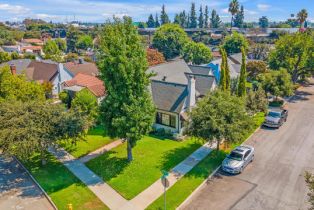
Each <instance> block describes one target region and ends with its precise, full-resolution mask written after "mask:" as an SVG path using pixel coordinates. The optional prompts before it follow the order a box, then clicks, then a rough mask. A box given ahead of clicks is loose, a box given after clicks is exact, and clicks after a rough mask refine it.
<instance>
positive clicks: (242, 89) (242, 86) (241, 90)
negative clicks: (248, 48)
mask: <svg viewBox="0 0 314 210" xmlns="http://www.w3.org/2000/svg"><path fill="white" fill-rule="evenodd" d="M241 51H242V63H241V72H240V78H239V84H238V96H240V97H245V95H246V54H245V49H244V47H242V48H241Z"/></svg>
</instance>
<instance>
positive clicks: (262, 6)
mask: <svg viewBox="0 0 314 210" xmlns="http://www.w3.org/2000/svg"><path fill="white" fill-rule="evenodd" d="M270 7H271V6H270V5H269V4H258V5H257V8H258V9H259V10H260V11H267V10H269V8H270Z"/></svg>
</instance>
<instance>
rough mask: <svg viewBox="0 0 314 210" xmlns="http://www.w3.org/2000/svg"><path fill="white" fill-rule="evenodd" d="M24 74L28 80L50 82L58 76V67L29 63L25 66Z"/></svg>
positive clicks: (36, 62)
mask: <svg viewBox="0 0 314 210" xmlns="http://www.w3.org/2000/svg"><path fill="white" fill-rule="evenodd" d="M25 73H26V76H27V78H28V79H30V80H36V81H49V82H51V81H53V80H54V78H55V76H56V75H57V74H58V65H57V64H52V63H45V62H40V61H31V62H30V64H29V65H28V66H27V68H26V71H25Z"/></svg>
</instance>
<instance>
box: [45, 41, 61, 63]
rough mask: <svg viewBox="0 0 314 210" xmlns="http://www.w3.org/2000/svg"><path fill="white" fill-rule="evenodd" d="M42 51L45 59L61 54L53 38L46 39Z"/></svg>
mask: <svg viewBox="0 0 314 210" xmlns="http://www.w3.org/2000/svg"><path fill="white" fill-rule="evenodd" d="M43 51H44V53H45V58H46V59H51V58H53V57H55V56H60V55H61V51H60V50H59V47H58V45H57V43H56V42H55V41H54V40H48V41H47V42H46V43H45V45H44V47H43Z"/></svg>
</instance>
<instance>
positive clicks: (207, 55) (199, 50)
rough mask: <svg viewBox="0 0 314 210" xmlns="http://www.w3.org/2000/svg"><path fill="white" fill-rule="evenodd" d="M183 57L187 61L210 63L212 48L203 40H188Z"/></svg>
mask: <svg viewBox="0 0 314 210" xmlns="http://www.w3.org/2000/svg"><path fill="white" fill-rule="evenodd" d="M182 55H183V58H184V60H185V61H186V62H191V63H192V64H196V65H200V64H206V63H209V62H210V61H211V60H212V58H213V56H212V53H211V50H210V49H209V48H208V47H207V46H206V45H205V44H204V43H202V42H199V43H196V42H193V41H190V42H188V43H187V44H185V45H184V47H183V52H182Z"/></svg>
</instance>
